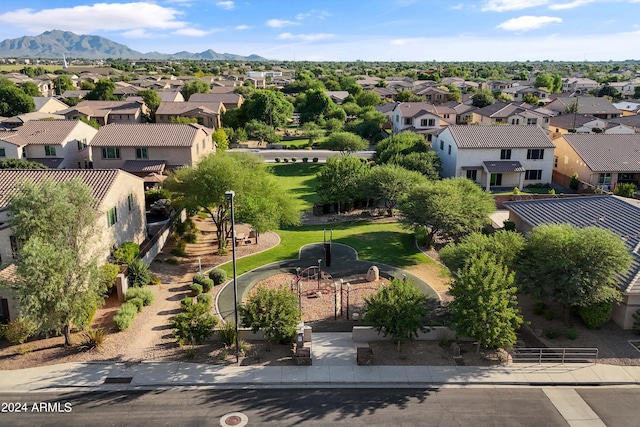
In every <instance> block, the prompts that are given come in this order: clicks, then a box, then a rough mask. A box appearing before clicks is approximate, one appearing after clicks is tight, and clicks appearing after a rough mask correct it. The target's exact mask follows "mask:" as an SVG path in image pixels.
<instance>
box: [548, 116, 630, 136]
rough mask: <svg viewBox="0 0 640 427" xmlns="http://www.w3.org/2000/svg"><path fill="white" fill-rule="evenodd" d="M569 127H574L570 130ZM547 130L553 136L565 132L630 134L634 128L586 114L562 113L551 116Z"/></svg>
mask: <svg viewBox="0 0 640 427" xmlns="http://www.w3.org/2000/svg"><path fill="white" fill-rule="evenodd" d="M571 129H575V132H574V131H571V132H570V130H571ZM549 130H550V131H551V132H553V134H554V136H553V138H555V137H556V136H557V134H565V133H609V134H614V133H615V134H632V133H635V130H634V129H633V128H632V127H630V126H625V125H622V124H620V123H614V122H612V121H608V120H603V119H599V118H597V117H593V116H589V115H586V114H563V115H561V116H555V117H552V118H551V121H550V122H549Z"/></svg>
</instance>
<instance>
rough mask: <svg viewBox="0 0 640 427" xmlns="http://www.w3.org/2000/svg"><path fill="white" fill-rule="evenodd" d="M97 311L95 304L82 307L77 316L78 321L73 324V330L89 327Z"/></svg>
mask: <svg viewBox="0 0 640 427" xmlns="http://www.w3.org/2000/svg"><path fill="white" fill-rule="evenodd" d="M97 311H98V305H97V304H96V303H93V304H87V305H85V306H83V307H82V312H81V313H80V315H79V316H78V319H77V320H76V321H75V322H74V326H75V328H77V329H84V328H86V327H87V326H89V325H91V322H93V317H94V316H95V315H96V312H97Z"/></svg>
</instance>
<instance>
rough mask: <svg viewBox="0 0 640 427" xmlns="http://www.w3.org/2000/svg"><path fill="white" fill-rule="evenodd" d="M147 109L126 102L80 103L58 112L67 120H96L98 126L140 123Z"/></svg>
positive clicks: (133, 102)
mask: <svg viewBox="0 0 640 427" xmlns="http://www.w3.org/2000/svg"><path fill="white" fill-rule="evenodd" d="M147 113H148V108H147V106H146V105H145V104H144V102H141V101H136V100H128V101H82V102H80V103H79V104H78V105H76V106H74V107H70V108H68V109H66V110H62V111H59V112H58V114H62V115H63V116H65V117H66V118H67V119H68V120H78V119H79V118H80V117H84V118H85V119H88V120H92V119H93V120H96V121H97V122H98V124H99V125H100V126H104V125H106V124H109V123H141V122H142V117H143V115H144V114H147Z"/></svg>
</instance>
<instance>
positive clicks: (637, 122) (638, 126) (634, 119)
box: [609, 114, 640, 133]
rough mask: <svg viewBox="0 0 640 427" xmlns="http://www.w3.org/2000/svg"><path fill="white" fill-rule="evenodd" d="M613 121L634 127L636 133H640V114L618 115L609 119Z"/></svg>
mask: <svg viewBox="0 0 640 427" xmlns="http://www.w3.org/2000/svg"><path fill="white" fill-rule="evenodd" d="M609 121H610V122H611V123H619V124H621V125H625V126H629V127H631V128H634V129H635V131H636V133H640V114H634V115H632V116H623V117H616V118H615V119H611V120H609Z"/></svg>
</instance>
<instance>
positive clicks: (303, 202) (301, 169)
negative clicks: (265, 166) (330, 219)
mask: <svg viewBox="0 0 640 427" xmlns="http://www.w3.org/2000/svg"><path fill="white" fill-rule="evenodd" d="M309 154H312V152H309ZM312 158H313V157H312V156H311V155H310V156H309V162H310V163H302V159H298V162H296V163H275V164H273V165H271V166H272V171H273V174H274V175H275V176H276V177H278V181H280V185H281V186H282V188H283V189H284V190H286V191H287V192H289V193H292V194H293V196H294V197H296V198H297V204H296V207H297V208H298V209H299V210H300V211H308V210H311V208H312V207H313V205H314V203H318V202H319V201H320V199H319V198H318V195H317V194H316V174H317V173H318V171H320V168H321V167H322V165H320V164H318V163H311V159H312Z"/></svg>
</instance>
